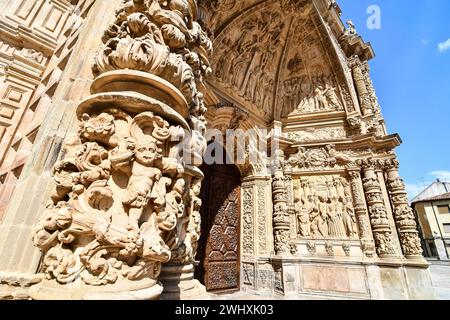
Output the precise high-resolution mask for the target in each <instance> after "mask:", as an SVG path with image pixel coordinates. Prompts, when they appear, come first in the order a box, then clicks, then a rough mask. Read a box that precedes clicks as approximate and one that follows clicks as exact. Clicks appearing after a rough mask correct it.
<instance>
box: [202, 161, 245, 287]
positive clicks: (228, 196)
mask: <svg viewBox="0 0 450 320" xmlns="http://www.w3.org/2000/svg"><path fill="white" fill-rule="evenodd" d="M202 170H203V172H204V173H205V181H204V183H203V188H202V201H203V205H202V209H201V215H202V237H201V240H200V244H199V252H198V256H197V260H199V261H200V264H199V266H198V267H197V278H198V279H200V281H202V282H203V283H204V285H205V286H206V289H207V290H208V291H216V292H217V291H228V290H238V289H239V250H240V249H239V236H240V233H239V223H240V220H239V219H240V212H239V210H240V174H239V171H238V170H237V168H236V167H234V166H228V165H214V166H209V167H207V168H202Z"/></svg>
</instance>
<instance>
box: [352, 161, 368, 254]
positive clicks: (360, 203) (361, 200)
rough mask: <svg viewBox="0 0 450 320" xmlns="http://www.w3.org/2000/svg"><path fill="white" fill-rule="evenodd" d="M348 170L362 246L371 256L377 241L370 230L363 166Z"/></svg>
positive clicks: (365, 252)
mask: <svg viewBox="0 0 450 320" xmlns="http://www.w3.org/2000/svg"><path fill="white" fill-rule="evenodd" d="M347 171H348V175H349V177H350V185H351V188H352V193H353V199H354V201H355V214H356V219H357V221H358V229H359V237H360V239H361V248H362V250H363V252H364V254H365V255H366V256H367V257H370V258H371V257H373V255H374V254H375V243H374V240H373V236H372V232H371V230H370V219H369V214H368V212H367V204H366V200H365V196H364V188H363V185H362V179H361V168H359V167H351V168H349V169H347Z"/></svg>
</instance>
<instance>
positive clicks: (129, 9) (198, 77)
mask: <svg viewBox="0 0 450 320" xmlns="http://www.w3.org/2000/svg"><path fill="white" fill-rule="evenodd" d="M196 15H197V6H196V3H195V1H192V0H191V1H189V0H167V1H162V0H125V1H123V4H122V6H121V8H120V9H119V10H118V11H117V12H116V20H115V21H114V23H113V24H112V25H111V26H110V27H109V28H108V30H107V31H106V32H105V34H104V36H103V42H104V43H105V47H104V48H103V50H101V51H100V52H99V54H98V55H97V57H96V58H95V60H94V65H93V70H94V72H95V73H96V74H102V73H105V72H107V71H113V70H120V69H132V70H139V71H144V72H148V73H151V74H154V75H156V76H159V77H161V78H163V79H165V80H167V81H169V82H170V83H172V84H173V85H175V87H177V88H178V89H179V90H180V91H181V92H182V93H183V95H184V97H185V98H186V100H187V102H188V104H189V105H190V107H191V114H192V115H194V116H196V117H201V116H203V114H204V113H205V112H206V109H205V107H204V105H203V95H202V94H201V93H200V92H198V90H197V87H198V85H199V84H201V83H202V82H203V77H204V76H205V75H208V74H209V73H210V72H211V68H210V64H209V62H208V56H209V55H210V54H211V53H212V42H211V40H210V39H209V38H208V35H207V34H206V33H205V32H204V31H203V30H202V28H201V27H200V25H199V23H198V22H197V21H196V20H195V18H196Z"/></svg>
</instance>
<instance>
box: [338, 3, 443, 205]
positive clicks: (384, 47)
mask: <svg viewBox="0 0 450 320" xmlns="http://www.w3.org/2000/svg"><path fill="white" fill-rule="evenodd" d="M338 4H339V5H340V7H341V9H342V12H343V14H342V19H343V21H346V20H347V19H351V20H353V22H354V23H355V25H356V28H357V31H358V32H359V33H360V34H361V35H362V37H363V38H364V40H365V41H366V42H370V43H371V44H372V47H373V48H374V50H375V53H376V57H375V58H374V59H373V60H372V61H371V63H370V65H371V72H372V79H373V82H374V85H375V89H376V91H377V94H378V97H379V100H380V104H381V107H382V111H383V115H384V117H385V119H386V122H387V127H388V130H389V132H390V133H398V134H400V136H401V137H402V139H403V145H402V146H401V147H399V148H398V149H397V154H398V157H399V160H400V166H401V167H400V174H401V175H402V177H403V178H404V180H405V183H406V184H407V189H408V192H409V193H410V197H412V196H415V194H417V193H418V192H420V190H421V189H423V188H424V185H427V184H430V183H431V182H432V181H433V180H435V179H436V178H441V179H443V180H447V181H449V182H450V143H449V133H450V22H449V18H448V14H449V12H450V1H449V0H429V1H417V0H413V1H411V0H395V1H393V0H338ZM371 5H377V6H378V7H379V8H380V12H381V29H379V30H377V29H372V30H370V29H369V28H368V27H367V20H368V18H369V16H370V14H367V9H368V7H369V6H371Z"/></svg>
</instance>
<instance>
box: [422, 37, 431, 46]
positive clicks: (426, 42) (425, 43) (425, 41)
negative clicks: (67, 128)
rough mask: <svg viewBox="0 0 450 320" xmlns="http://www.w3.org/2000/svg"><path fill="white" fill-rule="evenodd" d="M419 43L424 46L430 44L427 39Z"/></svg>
mask: <svg viewBox="0 0 450 320" xmlns="http://www.w3.org/2000/svg"><path fill="white" fill-rule="evenodd" d="M420 42H421V43H422V44H423V45H424V46H426V45H428V44H430V40H428V39H422V40H420Z"/></svg>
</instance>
